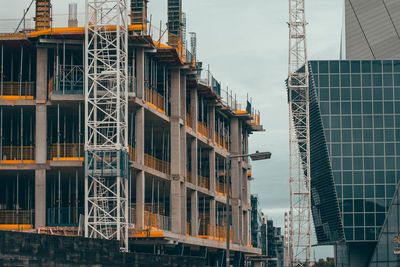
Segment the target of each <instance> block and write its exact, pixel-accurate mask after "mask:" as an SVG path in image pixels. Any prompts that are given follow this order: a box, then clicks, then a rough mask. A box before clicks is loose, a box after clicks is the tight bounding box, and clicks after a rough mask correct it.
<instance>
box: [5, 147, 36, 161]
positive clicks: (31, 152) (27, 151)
mask: <svg viewBox="0 0 400 267" xmlns="http://www.w3.org/2000/svg"><path fill="white" fill-rule="evenodd" d="M0 151H1V158H0V162H1V164H34V163H35V147H34V146H22V147H21V146H3V147H1V149H0Z"/></svg>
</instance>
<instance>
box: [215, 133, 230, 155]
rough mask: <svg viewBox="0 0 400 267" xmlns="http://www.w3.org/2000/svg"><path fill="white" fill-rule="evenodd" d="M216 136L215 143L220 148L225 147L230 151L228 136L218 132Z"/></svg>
mask: <svg viewBox="0 0 400 267" xmlns="http://www.w3.org/2000/svg"><path fill="white" fill-rule="evenodd" d="M214 135H215V136H214V137H215V141H214V142H215V144H216V145H217V146H219V147H220V148H223V149H225V150H226V151H228V140H227V138H224V137H223V136H222V135H219V134H218V133H214Z"/></svg>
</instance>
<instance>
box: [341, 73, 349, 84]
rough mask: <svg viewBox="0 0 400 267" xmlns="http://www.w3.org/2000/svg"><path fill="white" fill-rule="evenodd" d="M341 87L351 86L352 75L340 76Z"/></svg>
mask: <svg viewBox="0 0 400 267" xmlns="http://www.w3.org/2000/svg"><path fill="white" fill-rule="evenodd" d="M340 85H341V86H343V87H347V86H350V75H349V74H342V75H341V76H340Z"/></svg>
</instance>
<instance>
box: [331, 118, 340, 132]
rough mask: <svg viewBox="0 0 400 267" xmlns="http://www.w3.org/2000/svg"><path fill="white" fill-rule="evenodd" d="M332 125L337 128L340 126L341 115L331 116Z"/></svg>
mask: <svg viewBox="0 0 400 267" xmlns="http://www.w3.org/2000/svg"><path fill="white" fill-rule="evenodd" d="M331 127H332V128H336V129H339V128H340V116H332V117H331Z"/></svg>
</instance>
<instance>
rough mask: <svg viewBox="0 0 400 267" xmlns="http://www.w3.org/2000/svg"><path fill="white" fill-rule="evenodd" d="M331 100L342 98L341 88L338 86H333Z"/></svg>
mask: <svg viewBox="0 0 400 267" xmlns="http://www.w3.org/2000/svg"><path fill="white" fill-rule="evenodd" d="M331 79H332V78H331ZM331 86H332V85H331ZM331 100H332V101H339V100H340V90H339V88H338V87H333V88H331Z"/></svg>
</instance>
